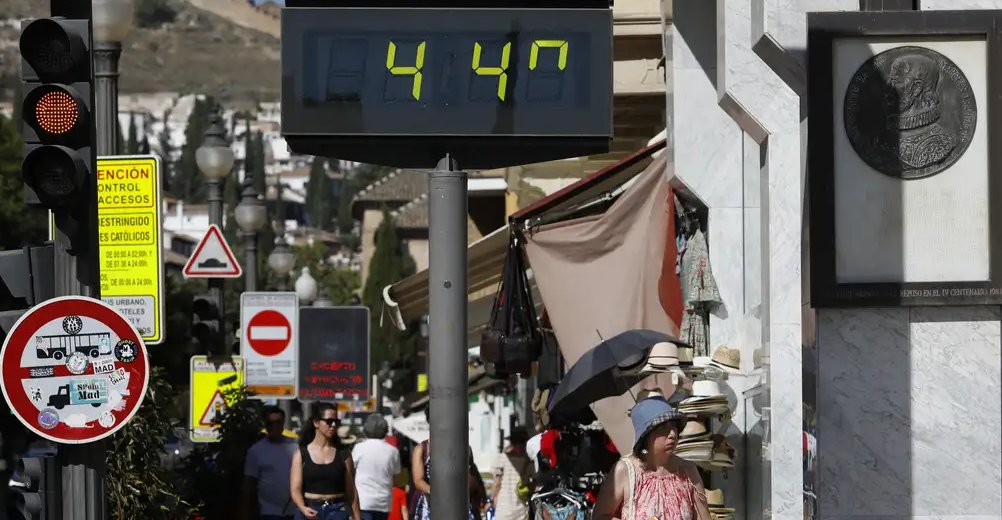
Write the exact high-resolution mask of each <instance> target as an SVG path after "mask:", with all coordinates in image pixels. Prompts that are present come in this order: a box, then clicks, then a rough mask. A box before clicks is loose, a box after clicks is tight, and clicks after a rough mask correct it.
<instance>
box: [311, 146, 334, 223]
mask: <svg viewBox="0 0 1002 520" xmlns="http://www.w3.org/2000/svg"><path fill="white" fill-rule="evenodd" d="M332 198H333V191H332V189H331V179H330V177H328V176H327V160H326V159H324V158H322V157H314V158H313V165H312V166H311V167H310V180H309V182H308V183H307V184H306V213H307V215H309V220H310V224H311V225H312V226H313V227H315V228H319V229H324V230H330V229H331V227H332V224H333V218H334V203H333V200H332Z"/></svg>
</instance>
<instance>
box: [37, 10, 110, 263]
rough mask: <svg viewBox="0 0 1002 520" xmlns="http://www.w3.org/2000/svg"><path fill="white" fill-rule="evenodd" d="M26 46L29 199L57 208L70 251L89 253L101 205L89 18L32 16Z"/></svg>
mask: <svg viewBox="0 0 1002 520" xmlns="http://www.w3.org/2000/svg"><path fill="white" fill-rule="evenodd" d="M20 50H21V84H22V92H23V96H22V99H21V104H22V106H21V114H22V115H21V117H22V129H23V131H22V135H23V136H24V137H23V138H24V162H23V163H22V164H21V179H22V181H23V182H24V199H25V203H27V204H28V205H30V206H36V207H43V208H47V209H49V210H51V211H52V212H53V214H54V216H55V220H56V226H57V227H58V228H59V229H60V230H61V231H62V232H63V233H64V234H65V235H67V236H68V237H69V239H70V240H69V242H70V243H69V244H68V249H69V251H70V253H71V254H73V255H75V256H85V255H87V254H88V253H89V252H90V253H93V252H94V251H96V244H95V243H93V242H94V240H93V239H92V238H91V237H92V236H93V231H94V230H92V229H90V228H91V227H92V226H89V225H88V222H89V218H90V213H91V212H96V204H97V201H96V200H94V199H95V196H96V179H95V174H94V170H95V166H96V160H97V158H96V150H95V148H94V139H95V126H94V116H93V107H94V80H93V70H92V65H91V64H92V59H91V29H90V20H89V19H85V18H84V19H70V18H66V17H61V16H53V17H49V18H39V19H37V20H26V21H24V22H22V25H21V38H20ZM95 214H96V213H95Z"/></svg>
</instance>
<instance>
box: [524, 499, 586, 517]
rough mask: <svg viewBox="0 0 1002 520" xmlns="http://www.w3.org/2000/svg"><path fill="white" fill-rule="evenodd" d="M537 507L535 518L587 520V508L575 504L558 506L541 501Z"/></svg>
mask: <svg viewBox="0 0 1002 520" xmlns="http://www.w3.org/2000/svg"><path fill="white" fill-rule="evenodd" d="M536 508H537V509H536V517H535V519H534V520H585V510H584V509H582V508H581V507H578V506H577V505H575V504H567V505H561V506H556V505H553V504H547V503H545V502H541V503H539V505H537V506H536Z"/></svg>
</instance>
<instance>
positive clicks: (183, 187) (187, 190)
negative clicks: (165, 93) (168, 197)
mask: <svg viewBox="0 0 1002 520" xmlns="http://www.w3.org/2000/svg"><path fill="white" fill-rule="evenodd" d="M214 106H215V102H214V101H213V100H212V98H205V99H196V100H195V105H194V107H192V111H191V115H190V116H188V126H187V127H186V128H185V130H184V137H185V139H184V147H183V148H182V149H181V164H180V165H179V171H178V178H179V179H180V185H179V186H176V187H175V191H177V192H178V193H177V196H178V198H180V199H183V200H184V201H185V202H188V203H189V204H191V203H199V202H205V196H206V192H207V190H206V187H205V181H204V179H203V178H202V173H201V172H200V171H199V170H198V163H196V162H195V151H196V150H198V147H199V146H202V140H203V139H204V138H205V130H206V129H207V128H208V127H209V118H210V117H211V115H212V109H213V107H214Z"/></svg>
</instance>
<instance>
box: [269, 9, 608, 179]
mask: <svg viewBox="0 0 1002 520" xmlns="http://www.w3.org/2000/svg"><path fill="white" fill-rule="evenodd" d="M282 70H283V78H282V130H283V133H284V134H285V136H286V139H287V140H288V142H289V145H290V147H291V148H292V149H293V150H296V151H299V152H302V153H309V154H313V155H322V156H335V157H338V158H340V159H349V160H357V161H363V162H372V163H380V164H388V165H391V166H402V167H426V168H431V167H434V166H435V164H436V162H437V161H438V160H439V159H440V158H441V157H443V156H444V155H445V154H446V153H450V154H451V155H452V156H453V157H454V158H456V159H457V160H458V162H459V165H460V167H462V168H485V167H495V166H507V165H514V164H524V163H527V162H536V161H541V160H548V159H557V158H563V157H573V156H579V155H587V154H591V153H600V152H603V151H606V150H607V149H608V145H609V140H610V138H611V135H612V14H611V10H610V9H552V8H551V9H476V8H474V9H470V8H466V9H458V8H286V9H284V10H283V13H282Z"/></svg>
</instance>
